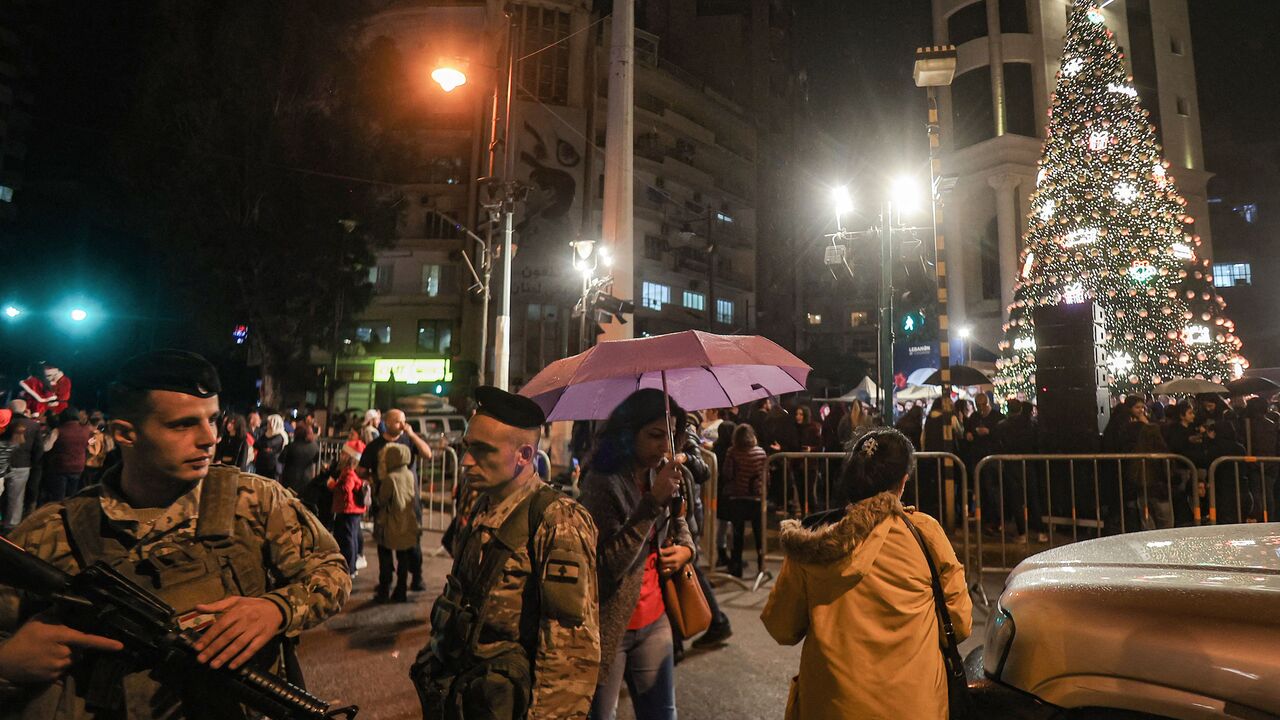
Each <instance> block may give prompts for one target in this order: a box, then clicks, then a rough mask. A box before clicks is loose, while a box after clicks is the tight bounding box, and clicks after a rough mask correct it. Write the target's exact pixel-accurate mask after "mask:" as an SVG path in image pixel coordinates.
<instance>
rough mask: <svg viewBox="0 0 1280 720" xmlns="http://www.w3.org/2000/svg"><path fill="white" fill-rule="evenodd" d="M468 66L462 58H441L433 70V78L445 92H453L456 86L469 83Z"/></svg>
mask: <svg viewBox="0 0 1280 720" xmlns="http://www.w3.org/2000/svg"><path fill="white" fill-rule="evenodd" d="M466 67H467V64H466V63H465V62H463V61H461V60H454V61H448V60H441V61H440V62H439V64H437V65H436V69H435V70H432V71H431V79H432V80H435V81H436V84H438V85H439V86H440V87H441V88H442V89H443V90H444V91H445V92H453V90H454V89H455V88H457V87H460V86H462V85H466V84H467V73H466Z"/></svg>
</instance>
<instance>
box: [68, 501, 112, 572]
mask: <svg viewBox="0 0 1280 720" xmlns="http://www.w3.org/2000/svg"><path fill="white" fill-rule="evenodd" d="M100 489H101V486H99V485H91V486H90V487H88V488H85V489H84V490H81V491H80V492H78V493H76V494H75V495H74V496H73V497H70V498H67V499H66V500H64V501H63V503H62V526H63V528H64V529H65V530H66V533H67V540H68V542H69V544H70V545H71V550H72V552H74V553H75V556H76V560H77V561H79V563H80V567H81V568H87V567H89V566H90V565H92V564H94V563H95V562H97V561H98V560H100V559H102V556H103V554H104V550H105V548H104V547H103V540H102V505H101V501H100V499H99V498H100V493H99V491H100Z"/></svg>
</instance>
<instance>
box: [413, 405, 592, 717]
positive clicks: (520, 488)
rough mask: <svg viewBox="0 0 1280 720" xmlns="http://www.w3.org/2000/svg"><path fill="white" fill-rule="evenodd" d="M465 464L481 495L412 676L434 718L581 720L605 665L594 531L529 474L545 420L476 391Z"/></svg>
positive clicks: (578, 509) (462, 527)
mask: <svg viewBox="0 0 1280 720" xmlns="http://www.w3.org/2000/svg"><path fill="white" fill-rule="evenodd" d="M476 401H477V403H478V409H477V411H476V415H475V416H474V417H473V418H472V420H471V423H470V424H469V426H468V427H467V434H466V437H465V438H464V440H463V442H464V445H465V447H466V452H465V454H464V455H463V459H462V466H463V471H464V473H465V480H466V483H467V489H468V490H474V491H477V492H478V493H479V495H478V498H477V500H476V502H475V505H474V507H473V508H472V509H471V510H470V513H469V514H468V517H467V518H466V521H465V522H462V523H459V527H458V532H457V536H456V539H455V540H454V542H453V546H452V547H451V548H450V549H451V551H452V554H453V557H454V564H453V570H452V571H451V572H450V574H449V577H448V578H447V580H446V585H445V589H444V592H443V593H442V594H441V595H440V597H439V599H437V600H436V603H435V605H434V606H433V607H432V610H431V640H430V642H429V643H428V645H427V647H425V648H423V650H422V652H421V653H419V655H418V659H417V661H416V662H415V663H414V666H413V669H412V670H411V672H410V674H411V677H412V678H413V680H414V684H415V685H416V686H417V688H418V694H419V697H420V699H421V700H422V708H423V716H424V718H428V719H429V720H461V719H462V718H465V719H466V720H477V719H481V718H485V719H487V718H492V719H493V720H521V719H522V718H525V717H528V718H538V719H539V720H542V719H544V718H585V717H586V716H587V711H588V709H589V708H590V706H591V696H592V695H593V694H594V692H595V683H596V672H597V668H598V666H599V663H600V628H599V612H598V608H597V604H596V603H597V599H596V568H595V554H596V551H595V549H596V528H595V524H594V523H593V522H592V520H591V516H590V515H588V514H587V513H586V511H585V510H584V509H583V508H582V506H580V505H578V503H576V502H574V501H573V500H571V499H569V498H568V497H566V496H565V495H563V494H562V493H560V492H559V491H557V490H555V489H553V488H551V487H550V486H549V485H547V484H546V483H544V482H543V481H542V480H541V479H540V478H539V477H538V475H537V472H536V470H535V469H534V461H535V458H536V454H537V441H538V433H539V430H540V428H541V426H542V424H543V423H545V422H546V419H545V417H544V416H543V413H542V410H541V409H540V408H539V407H538V406H537V405H536V404H535V403H534V402H533V401H531V400H529V399H527V398H523V397H520V396H517V395H511V394H509V393H506V392H503V391H502V390H498V389H497V388H492V387H482V388H479V389H477V390H476Z"/></svg>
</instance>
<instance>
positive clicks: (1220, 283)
mask: <svg viewBox="0 0 1280 720" xmlns="http://www.w3.org/2000/svg"><path fill="white" fill-rule="evenodd" d="M1252 284H1253V268H1252V267H1250V265H1249V263H1214V265H1213V286H1214V287H1236V286H1237V285H1252Z"/></svg>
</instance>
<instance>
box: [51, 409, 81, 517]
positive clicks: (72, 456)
mask: <svg viewBox="0 0 1280 720" xmlns="http://www.w3.org/2000/svg"><path fill="white" fill-rule="evenodd" d="M89 433H90V428H89V424H88V423H81V422H80V413H79V411H77V410H76V409H75V408H73V407H68V408H66V409H65V410H63V411H62V414H60V415H58V416H57V426H56V427H54V428H53V431H52V432H50V433H49V437H48V438H46V439H45V441H44V452H45V456H44V463H45V469H46V471H47V472H46V474H45V477H44V481H43V483H42V484H41V486H40V503H41V504H42V505H43V504H44V503H50V502H58V501H60V500H62V499H63V498H67V497H71V496H72V495H75V494H76V493H77V492H79V490H80V476H81V475H83V474H84V466H85V461H86V460H87V459H88V456H89Z"/></svg>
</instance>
